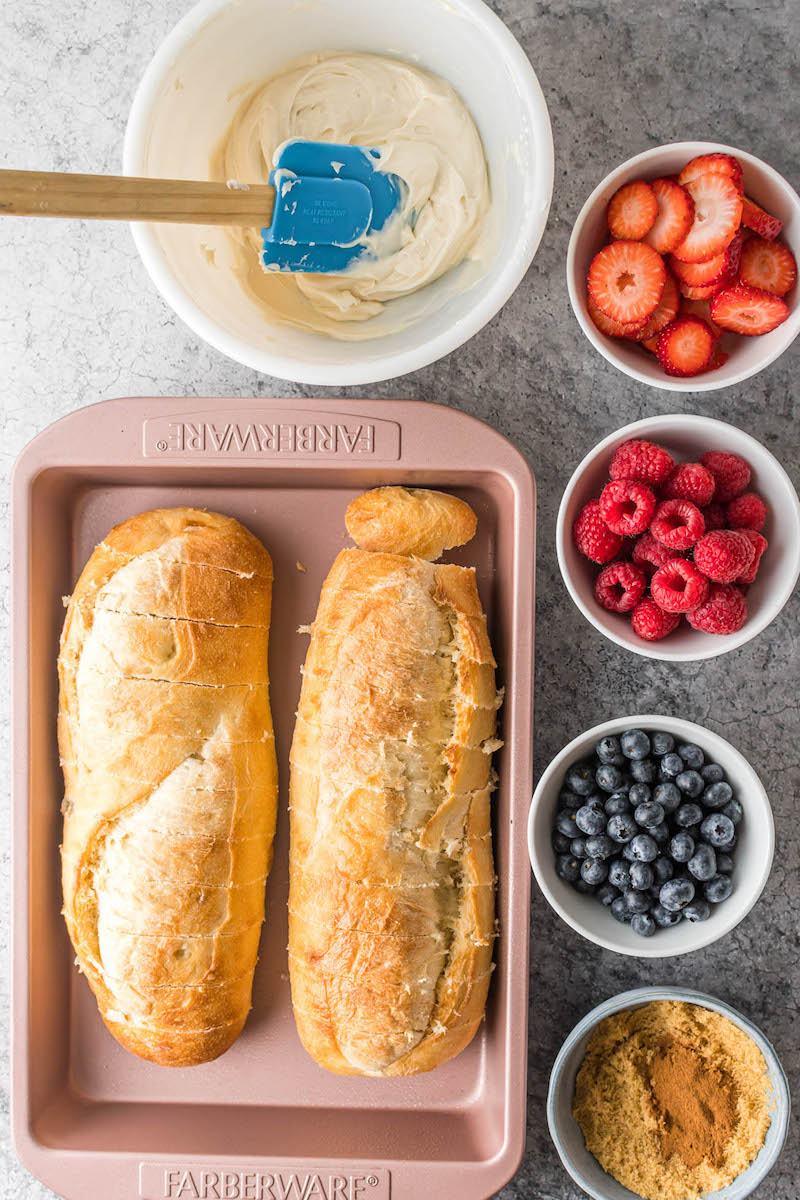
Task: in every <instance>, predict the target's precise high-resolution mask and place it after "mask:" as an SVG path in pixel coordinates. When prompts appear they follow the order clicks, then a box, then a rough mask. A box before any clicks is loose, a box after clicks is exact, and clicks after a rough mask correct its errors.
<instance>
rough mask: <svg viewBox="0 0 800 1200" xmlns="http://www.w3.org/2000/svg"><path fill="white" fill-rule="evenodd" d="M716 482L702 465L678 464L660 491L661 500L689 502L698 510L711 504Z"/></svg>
mask: <svg viewBox="0 0 800 1200" xmlns="http://www.w3.org/2000/svg"><path fill="white" fill-rule="evenodd" d="M715 487H716V481H715V479H714V476H713V475H712V474H711V472H710V471H709V470H708V469H707V468H706V467H704V466H703V465H702V463H678V465H677V467H676V468H675V470H674V471H673V472H672V474H671V475H670V477H669V479H667V481H666V483H665V484H664V486H663V488H662V489H661V499H662V500H691V502H692V504H696V505H697V507H698V508H705V506H706V505H707V504H710V503H711V498H712V496H713V495H714V488H715Z"/></svg>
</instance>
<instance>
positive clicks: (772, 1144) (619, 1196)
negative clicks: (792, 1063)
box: [547, 987, 791, 1200]
mask: <svg viewBox="0 0 800 1200" xmlns="http://www.w3.org/2000/svg"><path fill="white" fill-rule="evenodd" d="M654 1000H678V1001H683V1002H685V1003H687V1004H699V1005H701V1006H702V1007H703V1008H711V1009H714V1010H715V1011H716V1012H718V1013H722V1015H723V1016H724V1017H727V1018H728V1020H730V1021H733V1023H734V1025H738V1026H739V1028H740V1029H742V1030H744V1032H745V1033H746V1034H747V1035H748V1036H749V1037H751V1038H752V1039H753V1041H754V1042H755V1044H756V1045H757V1046H758V1048H759V1050H760V1051H761V1053H762V1054H763V1055H764V1061H765V1062H766V1064H767V1071H768V1074H769V1081H770V1085H771V1089H772V1094H771V1096H770V1097H769V1101H770V1105H771V1108H772V1113H771V1116H772V1120H771V1122H770V1127H769V1129H768V1130H767V1136H766V1139H765V1141H764V1145H763V1146H762V1147H761V1149H760V1150H759V1152H758V1154H757V1155H756V1157H755V1158H754V1159H753V1161H752V1163H751V1164H750V1166H749V1167H748V1168H747V1170H746V1171H743V1172H742V1173H741V1175H738V1176H737V1177H736V1179H734V1181H733V1182H732V1183H730V1184H728V1186H727V1187H726V1188H722V1189H721V1190H720V1191H716V1192H709V1193H708V1195H707V1196H705V1197H704V1200H744V1197H745V1196H749V1195H751V1194H752V1193H753V1192H754V1191H755V1189H756V1188H757V1187H758V1185H759V1184H760V1183H761V1181H762V1180H763V1179H764V1178H765V1177H766V1176H767V1175H768V1174H769V1172H770V1171H771V1170H772V1168H773V1167H774V1166H775V1163H776V1162H777V1161H778V1158H779V1157H780V1153H781V1150H782V1149H783V1145H784V1142H785V1141H786V1134H787V1132H788V1129H789V1116H790V1113H791V1097H790V1095H789V1083H788V1080H787V1078H786V1073H785V1071H784V1069H783V1067H782V1066H781V1063H780V1059H779V1058H778V1055H777V1054H776V1053H775V1050H774V1048H773V1046H772V1045H771V1044H770V1042H768V1041H767V1039H766V1038H765V1037H764V1034H763V1033H762V1032H761V1030H760V1029H759V1028H758V1027H757V1026H756V1025H754V1024H753V1023H752V1021H749V1020H748V1019H747V1017H745V1016H742V1014H741V1013H740V1012H737V1010H736V1009H735V1008H731V1006H730V1005H729V1004H725V1003H723V1001H722V1000H716V999H715V998H714V997H713V996H706V995H703V993H701V992H692V991H689V990H688V989H687V988H660V987H645V988H637V989H636V990H635V991H631V992H623V993H622V994H621V995H619V996H614V997H612V998H611V999H610V1000H606V1001H605V1002H604V1003H603V1004H600V1005H598V1006H597V1008H595V1009H593V1010H592V1011H591V1012H590V1013H588V1014H587V1015H586V1016H585V1017H584V1018H583V1020H582V1021H579V1023H578V1024H577V1025H576V1026H575V1028H574V1029H573V1030H572V1033H570V1035H569V1037H568V1038H567V1039H566V1041H565V1042H564V1045H563V1046H562V1047H561V1050H560V1051H559V1053H558V1057H557V1058H556V1061H555V1063H554V1064H553V1070H552V1072H551V1073H550V1087H549V1090H548V1093H547V1124H548V1126H549V1128H550V1136H551V1137H552V1139H553V1142H554V1144H555V1147H556V1150H557V1151H558V1153H559V1156H560V1158H561V1161H562V1163H563V1164H564V1166H565V1168H566V1169H567V1171H568V1172H569V1174H570V1175H571V1176H572V1178H573V1179H574V1180H575V1182H576V1183H577V1185H578V1187H581V1188H583V1190H584V1191H585V1192H587V1193H588V1194H589V1195H590V1196H593V1197H594V1200H641V1197H640V1196H638V1195H637V1194H636V1193H635V1192H631V1191H630V1190H629V1189H628V1188H626V1187H623V1186H622V1184H621V1183H617V1181H616V1179H614V1178H613V1177H612V1176H611V1175H607V1174H606V1172H605V1171H604V1170H603V1168H602V1167H601V1166H600V1164H599V1162H598V1161H597V1159H596V1158H595V1157H594V1155H593V1154H592V1153H590V1151H589V1150H587V1149H586V1143H585V1142H584V1139H583V1132H582V1131H581V1127H580V1125H579V1124H578V1122H577V1121H576V1120H575V1118H574V1117H573V1115H572V1103H573V1100H574V1098H575V1081H576V1078H577V1075H578V1071H579V1070H580V1068H581V1064H582V1063H583V1060H584V1057H585V1055H586V1047H587V1044H588V1042H589V1038H590V1036H591V1034H592V1032H593V1030H594V1029H595V1028H596V1026H597V1025H598V1024H599V1023H600V1021H602V1020H604V1019H605V1018H606V1017H610V1016H613V1014H614V1013H618V1012H623V1011H624V1010H625V1009H629V1008H641V1006H642V1005H644V1004H651V1003H652V1002H653V1001H654Z"/></svg>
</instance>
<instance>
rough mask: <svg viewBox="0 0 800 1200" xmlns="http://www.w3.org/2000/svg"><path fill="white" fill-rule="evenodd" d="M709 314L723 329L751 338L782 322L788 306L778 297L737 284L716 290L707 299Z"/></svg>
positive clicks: (774, 327)
mask: <svg viewBox="0 0 800 1200" xmlns="http://www.w3.org/2000/svg"><path fill="white" fill-rule="evenodd" d="M711 316H712V318H713V320H715V321H716V322H717V324H718V325H721V326H722V328H723V329H730V330H731V332H732V333H742V334H744V335H745V337H755V336H757V335H758V334H762V333H770V332H771V331H772V330H773V329H777V327H778V326H779V325H781V324H783V322H784V321H785V320H786V318H787V317H788V316H789V306H788V305H787V304H786V302H785V301H784V300H781V298H780V296H773V295H772V293H771V292H765V291H763V290H762V289H761V288H754V287H747V286H746V285H745V284H743V283H740V284H736V285H734V287H730V288H725V289H724V290H723V291H721V292H717V294H716V296H714V298H713V299H712V301H711Z"/></svg>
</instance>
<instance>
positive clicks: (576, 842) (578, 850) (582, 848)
mask: <svg viewBox="0 0 800 1200" xmlns="http://www.w3.org/2000/svg"><path fill="white" fill-rule="evenodd" d="M569 853H570V854H571V855H572V857H573V858H586V857H587V854H586V838H585V837H575V838H573V839H572V841H571V842H570V844H569Z"/></svg>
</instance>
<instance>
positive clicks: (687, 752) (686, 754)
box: [678, 742, 706, 771]
mask: <svg viewBox="0 0 800 1200" xmlns="http://www.w3.org/2000/svg"><path fill="white" fill-rule="evenodd" d="M678 754H680V756H681V758H682V759H683V761H684V763H685V764H686V766H687V767H688V768H689V770H690V771H699V770H700V768H701V767H702V765H703V763H704V762H705V761H706V756H705V754H703V751H702V750H701V749H700V747H699V746H695V744H694V742H683V743H682V744H681V745H680V746H678Z"/></svg>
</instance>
